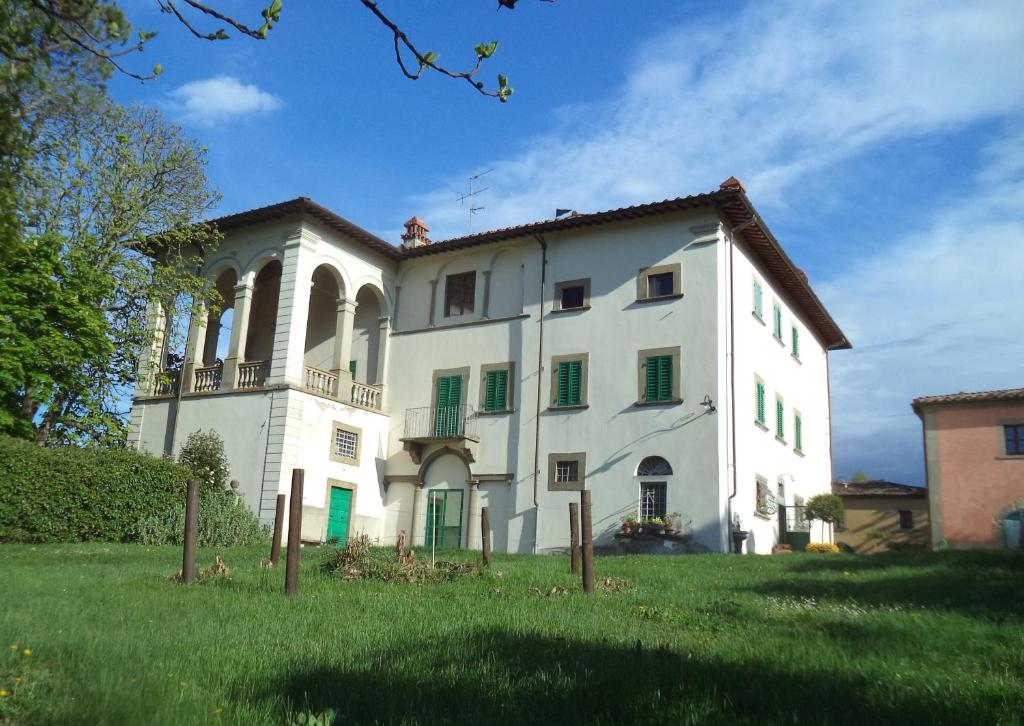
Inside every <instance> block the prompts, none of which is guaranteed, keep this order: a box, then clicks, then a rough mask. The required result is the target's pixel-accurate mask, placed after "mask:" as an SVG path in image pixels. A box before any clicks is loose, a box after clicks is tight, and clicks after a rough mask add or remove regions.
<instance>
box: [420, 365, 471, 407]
mask: <svg viewBox="0 0 1024 726" xmlns="http://www.w3.org/2000/svg"><path fill="white" fill-rule="evenodd" d="M470 371H472V367H470V366H463V367H462V368H435V369H434V372H433V373H432V374H431V376H430V406H431V408H433V407H434V406H436V405H437V379H438V378H449V377H451V376H462V394H461V397H460V401H459V403H460V404H461V405H463V406H465V405H466V403H467V402H468V401H469V374H470Z"/></svg>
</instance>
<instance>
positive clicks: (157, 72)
mask: <svg viewBox="0 0 1024 726" xmlns="http://www.w3.org/2000/svg"><path fill="white" fill-rule="evenodd" d="M163 72H164V67H163V64H162V63H157V64H156V65H155V66H153V75H154V76H159V75H160V74H161V73H163Z"/></svg>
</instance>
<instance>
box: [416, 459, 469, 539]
mask: <svg viewBox="0 0 1024 726" xmlns="http://www.w3.org/2000/svg"><path fill="white" fill-rule="evenodd" d="M439 453H440V455H439V456H437V457H436V458H434V459H433V460H431V461H429V462H424V463H425V464H426V470H425V472H424V474H423V478H422V481H423V485H424V489H425V492H426V507H425V509H424V515H425V516H424V523H423V532H424V534H423V543H424V544H425V545H426V546H427V547H430V546H432V545H433V546H436V547H437V548H438V549H458V548H462V547H464V546H465V545H466V536H467V525H468V518H469V516H470V511H469V509H470V502H469V486H468V483H469V479H470V476H471V475H470V471H469V466H468V465H467V464H466V461H465V460H464V459H463V458H462V457H460V456H457V455H456V454H455V453H443V452H439Z"/></svg>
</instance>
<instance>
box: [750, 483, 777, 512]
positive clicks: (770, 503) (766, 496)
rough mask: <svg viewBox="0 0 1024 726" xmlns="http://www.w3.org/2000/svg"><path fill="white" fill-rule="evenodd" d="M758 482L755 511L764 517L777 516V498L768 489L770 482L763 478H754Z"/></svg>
mask: <svg viewBox="0 0 1024 726" xmlns="http://www.w3.org/2000/svg"><path fill="white" fill-rule="evenodd" d="M754 481H755V482H756V485H757V489H756V501H755V511H756V513H757V514H759V515H761V516H762V517H769V516H771V515H773V514H775V497H774V495H773V494H772V493H771V491H770V490H769V489H768V480H767V479H765V478H764V477H763V476H756V477H754Z"/></svg>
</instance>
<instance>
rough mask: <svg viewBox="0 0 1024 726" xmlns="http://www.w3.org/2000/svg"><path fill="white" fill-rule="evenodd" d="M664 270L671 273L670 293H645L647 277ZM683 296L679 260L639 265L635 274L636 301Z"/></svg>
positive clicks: (681, 268)
mask: <svg viewBox="0 0 1024 726" xmlns="http://www.w3.org/2000/svg"><path fill="white" fill-rule="evenodd" d="M666 272H671V273H672V294H671V295H658V296H656V297H652V296H650V295H648V294H647V291H648V282H647V278H649V277H650V276H651V275H661V274H664V273H666ZM682 296H683V265H682V263H681V262H671V263H669V264H665V265H652V266H650V267H641V268H640V270H639V271H638V273H637V276H636V301H637V302H638V303H646V302H657V301H658V300H675V299H677V298H681V297H682Z"/></svg>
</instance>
